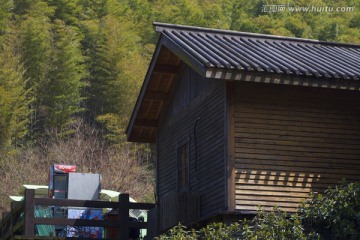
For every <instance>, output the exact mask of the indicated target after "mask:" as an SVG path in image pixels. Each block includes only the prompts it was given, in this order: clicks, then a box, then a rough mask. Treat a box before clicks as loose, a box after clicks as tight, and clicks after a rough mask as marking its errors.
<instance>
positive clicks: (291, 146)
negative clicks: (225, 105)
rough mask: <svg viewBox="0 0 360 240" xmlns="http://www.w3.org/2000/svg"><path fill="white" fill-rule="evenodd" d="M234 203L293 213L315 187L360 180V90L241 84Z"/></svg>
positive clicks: (237, 99)
mask: <svg viewBox="0 0 360 240" xmlns="http://www.w3.org/2000/svg"><path fill="white" fill-rule="evenodd" d="M235 86H236V87H235V90H234V93H233V94H234V98H235V107H234V111H235V113H234V125H235V171H236V177H235V188H236V189H235V198H236V199H235V201H236V209H237V210H241V211H244V212H246V211H253V210H257V209H258V207H257V206H258V205H262V206H265V207H271V206H273V205H277V206H279V207H281V209H283V210H286V211H288V212H292V211H296V207H297V206H298V203H299V202H300V201H301V200H303V199H304V198H305V197H306V195H307V194H308V192H309V191H310V190H313V191H317V192H319V191H323V190H324V189H325V188H326V187H327V186H328V185H332V184H337V183H339V181H340V180H341V179H342V178H346V179H347V180H354V181H356V180H357V181H359V180H360V121H359V120H360V94H359V92H354V91H339V90H332V89H320V88H311V87H296V86H284V85H271V84H262V83H259V84H256V83H251V84H250V83H244V82H236V85H235Z"/></svg>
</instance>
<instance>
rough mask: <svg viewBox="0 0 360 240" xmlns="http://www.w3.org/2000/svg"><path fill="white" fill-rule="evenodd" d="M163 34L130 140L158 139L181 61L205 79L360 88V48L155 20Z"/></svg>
mask: <svg viewBox="0 0 360 240" xmlns="http://www.w3.org/2000/svg"><path fill="white" fill-rule="evenodd" d="M154 25H155V27H156V31H157V32H160V33H161V34H160V38H159V41H158V43H157V46H156V49H155V52H154V55H153V58H152V60H151V62H150V66H149V69H148V72H147V74H146V77H145V80H144V83H143V86H142V88H141V91H140V94H139V97H138V99H137V102H136V105H135V108H134V111H133V114H132V116H131V119H130V122H129V125H128V128H127V131H126V133H127V137H128V140H129V141H137V142H155V138H156V131H157V126H158V124H159V119H160V116H161V113H162V112H163V109H165V108H166V105H167V103H168V102H169V101H170V99H171V97H172V96H171V89H172V87H173V86H174V82H175V81H176V79H177V75H178V74H179V71H180V69H181V65H182V64H186V65H188V66H189V67H190V68H192V69H193V70H195V71H196V72H198V73H199V74H200V75H201V76H203V77H205V78H218V79H226V80H239V81H250V82H264V83H273V84H289V85H299V86H310V87H321V88H334V89H347V90H360V46H359V45H352V44H341V43H329V42H321V41H317V40H310V39H301V38H291V37H281V36H272V35H265V34H254V33H243V32H235V31H226V30H218V29H208V28H199V27H189V26H181V25H173V24H164V23H154Z"/></svg>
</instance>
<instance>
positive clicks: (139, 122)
mask: <svg viewBox="0 0 360 240" xmlns="http://www.w3.org/2000/svg"><path fill="white" fill-rule="evenodd" d="M134 125H135V126H139V127H157V125H158V121H157V120H147V119H136V120H135V122H134Z"/></svg>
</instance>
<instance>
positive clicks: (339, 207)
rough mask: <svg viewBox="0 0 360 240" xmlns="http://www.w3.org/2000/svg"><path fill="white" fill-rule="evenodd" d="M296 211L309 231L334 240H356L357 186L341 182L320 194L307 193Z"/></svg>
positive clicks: (359, 216)
mask: <svg viewBox="0 0 360 240" xmlns="http://www.w3.org/2000/svg"><path fill="white" fill-rule="evenodd" d="M299 212H300V214H301V216H303V219H304V224H306V225H307V226H309V227H310V228H313V229H319V230H323V231H324V232H325V233H327V234H330V235H331V236H334V237H335V238H336V239H359V238H360V183H359V182H356V183H346V182H345V181H343V182H342V183H341V185H339V186H336V187H333V188H328V189H327V190H326V191H325V192H324V194H314V193H311V194H310V197H309V199H308V200H306V201H305V202H304V204H303V206H301V208H300V210H299Z"/></svg>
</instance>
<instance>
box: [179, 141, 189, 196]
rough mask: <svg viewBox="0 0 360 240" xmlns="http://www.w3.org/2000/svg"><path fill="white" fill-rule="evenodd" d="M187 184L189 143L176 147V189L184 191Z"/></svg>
mask: <svg viewBox="0 0 360 240" xmlns="http://www.w3.org/2000/svg"><path fill="white" fill-rule="evenodd" d="M188 186H189V144H184V145H182V146H181V147H179V149H178V190H179V191H185V190H187V189H188Z"/></svg>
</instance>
